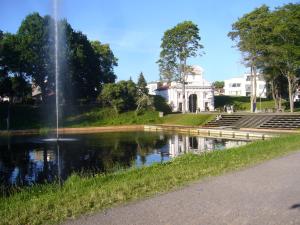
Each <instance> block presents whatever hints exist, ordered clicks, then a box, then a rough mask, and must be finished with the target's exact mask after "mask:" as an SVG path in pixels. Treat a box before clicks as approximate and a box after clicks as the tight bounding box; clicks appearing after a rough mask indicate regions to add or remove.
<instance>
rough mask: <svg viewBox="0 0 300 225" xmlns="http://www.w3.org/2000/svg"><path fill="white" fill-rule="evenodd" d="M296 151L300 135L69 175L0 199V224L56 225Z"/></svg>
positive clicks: (299, 144) (299, 143)
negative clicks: (61, 180) (88, 174)
mask: <svg viewBox="0 0 300 225" xmlns="http://www.w3.org/2000/svg"><path fill="white" fill-rule="evenodd" d="M299 146H300V136H299V135H289V136H283V137H279V138H275V139H271V140H267V141H258V142H254V143H251V144H249V145H246V146H242V147H239V148H232V149H229V150H224V151H215V152H211V153H206V154H203V155H192V154H187V155H184V156H181V157H178V158H176V159H174V160H172V161H171V162H168V163H163V164H155V165H152V166H149V167H143V168H135V169H131V170H127V171H120V172H116V173H111V174H106V175H105V174H102V175H96V176H94V177H80V176H78V175H73V176H71V177H70V178H69V179H68V180H67V181H66V182H65V183H64V184H63V185H62V186H59V185H57V184H49V185H42V186H35V187H32V188H28V189H23V190H21V191H20V192H17V193H15V194H12V195H11V196H10V197H6V198H4V197H3V198H0V218H1V220H0V224H44V223H49V224H55V223H59V222H62V221H64V220H66V219H67V218H75V217H77V216H79V215H81V214H85V213H93V212H97V211H101V210H103V209H106V208H109V207H112V206H115V205H119V204H121V203H124V202H128V201H132V200H136V199H141V198H145V197H149V196H153V195H156V194H157V193H162V192H166V191H170V190H172V189H174V188H176V187H178V186H182V185H186V184H188V183H190V182H192V181H196V180H199V179H201V178H204V177H209V176H216V175H221V174H223V173H225V172H228V171H234V170H237V169H240V168H244V167H247V166H251V165H255V164H257V163H259V162H262V161H264V160H268V159H272V158H275V157H279V156H283V155H286V154H287V153H289V152H292V151H296V150H299Z"/></svg>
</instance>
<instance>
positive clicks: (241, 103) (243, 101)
mask: <svg viewBox="0 0 300 225" xmlns="http://www.w3.org/2000/svg"><path fill="white" fill-rule="evenodd" d="M256 104H257V109H258V110H260V109H261V110H264V109H272V108H274V107H275V104H274V101H273V100H269V99H261V104H260V99H259V98H257V103H256ZM224 105H234V106H235V109H236V110H242V111H249V110H250V97H244V96H225V95H222V96H215V107H216V109H217V108H220V109H223V106H224ZM283 105H284V106H285V107H286V108H287V107H288V105H287V102H286V101H285V100H283Z"/></svg>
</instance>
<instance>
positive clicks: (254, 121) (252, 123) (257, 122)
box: [232, 115, 273, 128]
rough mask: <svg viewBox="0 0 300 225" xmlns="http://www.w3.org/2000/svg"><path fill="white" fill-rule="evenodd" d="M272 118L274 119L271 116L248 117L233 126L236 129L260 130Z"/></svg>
mask: <svg viewBox="0 0 300 225" xmlns="http://www.w3.org/2000/svg"><path fill="white" fill-rule="evenodd" d="M271 118H273V116H270V115H266V116H265V115H246V116H244V117H243V118H241V119H240V120H239V121H237V122H236V123H234V124H233V125H232V126H234V127H236V128H258V127H260V126H261V125H262V124H264V123H266V122H267V121H269V120H270V119H271Z"/></svg>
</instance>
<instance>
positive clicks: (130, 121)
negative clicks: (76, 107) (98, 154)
mask: <svg viewBox="0 0 300 225" xmlns="http://www.w3.org/2000/svg"><path fill="white" fill-rule="evenodd" d="M161 122H162V120H161V118H159V117H158V112H155V111H152V110H147V111H143V113H140V114H136V112H135V111H129V112H123V113H117V112H116V111H115V110H114V109H112V108H103V109H101V108H95V109H92V110H90V111H88V112H85V113H81V114H78V115H75V116H71V117H68V118H67V120H66V121H65V124H64V125H65V126H67V127H93V126H111V125H134V124H152V123H161Z"/></svg>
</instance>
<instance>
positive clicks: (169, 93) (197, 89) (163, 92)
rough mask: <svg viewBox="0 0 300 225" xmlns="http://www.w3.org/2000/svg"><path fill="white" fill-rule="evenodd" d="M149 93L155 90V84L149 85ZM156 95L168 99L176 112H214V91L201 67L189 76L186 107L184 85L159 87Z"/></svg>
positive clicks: (174, 84) (186, 89)
mask: <svg viewBox="0 0 300 225" xmlns="http://www.w3.org/2000/svg"><path fill="white" fill-rule="evenodd" d="M147 87H148V89H149V93H150V94H151V92H152V90H153V89H151V88H154V84H153V83H149V84H148V86H147ZM154 92H155V95H160V96H162V97H164V98H165V99H166V101H167V102H168V104H169V105H170V106H171V107H172V110H173V111H174V112H177V111H182V109H183V107H185V110H186V112H203V111H214V90H213V87H212V85H211V83H209V82H208V81H206V80H205V79H204V78H203V69H202V68H201V67H200V66H193V74H189V75H187V78H186V85H185V106H183V94H182V84H181V83H178V82H171V84H164V85H162V86H160V87H158V88H157V89H156V90H155V91H154Z"/></svg>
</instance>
